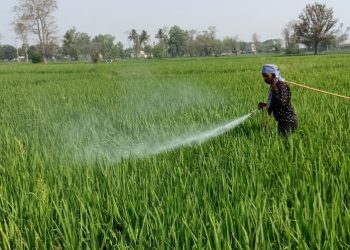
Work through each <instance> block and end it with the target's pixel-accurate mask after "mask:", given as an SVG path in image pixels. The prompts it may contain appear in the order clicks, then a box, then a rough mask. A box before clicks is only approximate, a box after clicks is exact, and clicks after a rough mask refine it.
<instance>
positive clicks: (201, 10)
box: [0, 0, 350, 47]
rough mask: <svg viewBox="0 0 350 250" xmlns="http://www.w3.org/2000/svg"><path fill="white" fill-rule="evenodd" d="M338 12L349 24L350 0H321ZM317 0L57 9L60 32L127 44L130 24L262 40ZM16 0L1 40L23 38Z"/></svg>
mask: <svg viewBox="0 0 350 250" xmlns="http://www.w3.org/2000/svg"><path fill="white" fill-rule="evenodd" d="M317 2H318V3H323V4H326V6H327V7H328V8H332V9H333V11H334V17H335V18H337V19H338V25H339V24H340V23H344V27H348V26H350V15H349V13H350V1H349V0H323V1H317ZM313 3H315V1H314V0H312V1H309V0H288V1H284V0H264V1H261V0H243V1H242V0H241V1H238V0H215V1H214V0H211V1H209V0H171V1H170V0H147V1H145V0H133V1H132V0H123V1H121V0H57V5H58V9H57V10H56V11H55V12H54V13H53V15H54V17H55V20H56V24H57V27H58V31H57V36H58V37H59V40H60V41H61V40H62V37H63V35H64V33H65V32H66V31H67V30H68V29H70V28H72V27H75V28H76V31H78V32H85V33H87V34H89V35H90V36H91V37H94V36H96V35H99V34H110V35H112V36H114V37H115V42H117V41H121V42H122V43H123V44H124V45H125V46H126V47H129V45H130V42H129V41H128V39H127V37H128V34H129V33H130V31H131V30H132V29H135V30H136V31H137V32H138V33H141V31H142V30H146V31H147V33H148V34H149V35H150V36H151V39H153V40H154V35H155V34H156V32H157V31H158V29H159V28H164V27H168V28H170V27H172V26H174V25H178V26H179V27H180V28H182V29H185V30H197V31H203V30H208V27H209V26H215V28H216V36H217V38H219V39H222V38H225V37H238V39H239V40H242V41H246V42H249V41H251V40H252V36H253V34H254V33H256V34H257V35H258V37H259V40H260V41H264V40H267V39H278V38H282V29H283V28H284V27H285V26H286V25H287V23H288V22H289V21H291V20H297V19H298V16H299V14H300V13H302V11H303V9H304V8H305V6H306V5H307V4H313ZM17 4H18V0H1V7H0V44H11V45H14V46H15V45H16V44H17V43H20V42H19V41H18V39H16V35H15V33H14V32H13V28H12V26H11V21H13V20H14V13H13V11H12V10H13V7H14V6H15V5H17Z"/></svg>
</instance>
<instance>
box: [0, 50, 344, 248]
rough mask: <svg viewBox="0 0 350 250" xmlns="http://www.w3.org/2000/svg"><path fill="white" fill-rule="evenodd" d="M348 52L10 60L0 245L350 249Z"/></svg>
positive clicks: (1, 117) (1, 129) (4, 92)
mask: <svg viewBox="0 0 350 250" xmlns="http://www.w3.org/2000/svg"><path fill="white" fill-rule="evenodd" d="M264 63H275V64H277V65H278V66H279V67H280V69H281V71H282V74H283V77H284V78H285V79H287V80H289V81H292V82H297V83H303V84H307V85H308V86H310V87H314V88H319V89H322V90H326V91H330V92H335V93H338V94H341V95H345V96H350V55H319V56H293V57H276V56H275V57H264V56H251V57H248V56H246V57H243V56H242V57H222V58H206V59H203V58H200V59H197V58H195V59H171V60H170V59H168V60H127V61H119V62H116V63H112V64H49V65H32V64H30V65H25V64H0V249H349V248H350V101H349V100H346V99H341V98H338V97H334V96H329V95H325V94H322V93H317V92H314V91H311V90H307V89H303V88H300V87H296V86H291V91H292V103H293V105H294V107H295V110H296V113H297V115H298V119H299V130H298V132H297V133H295V134H293V135H292V136H290V137H288V138H287V139H285V138H281V137H280V136H279V135H278V133H277V124H276V123H275V121H274V120H273V118H272V117H270V116H268V115H267V113H266V112H265V111H264V112H261V111H259V112H258V113H257V114H255V115H253V116H252V117H251V118H249V119H248V120H247V121H245V122H244V123H242V124H240V125H239V126H238V127H236V128H234V129H232V130H230V131H229V132H227V133H225V134H223V135H220V136H218V137H215V138H211V139H210V140H207V141H205V142H202V143H201V144H192V145H183V146H180V147H176V148H166V150H165V148H164V145H168V144H169V142H171V141H174V140H185V138H186V137H188V136H190V135H192V134H194V133H198V131H204V130H206V129H208V128H213V127H215V126H216V125H218V124H222V123H223V122H226V121H229V120H232V119H235V118H238V117H241V116H243V115H245V114H247V113H249V112H251V111H253V110H254V109H255V108H256V105H257V103H258V102H259V101H264V100H265V99H266V97H267V93H268V86H267V85H266V84H265V83H264V81H263V79H262V77H261V74H260V72H261V67H262V65H263V64H264Z"/></svg>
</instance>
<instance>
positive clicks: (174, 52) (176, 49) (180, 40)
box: [168, 25, 187, 57]
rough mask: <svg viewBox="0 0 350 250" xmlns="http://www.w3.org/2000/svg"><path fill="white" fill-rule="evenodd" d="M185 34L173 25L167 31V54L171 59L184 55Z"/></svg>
mask: <svg viewBox="0 0 350 250" xmlns="http://www.w3.org/2000/svg"><path fill="white" fill-rule="evenodd" d="M186 38H187V33H186V31H185V30H183V29H181V28H180V27H179V26H177V25H175V26H173V27H171V28H170V30H169V41H168V46H169V54H170V55H171V56H172V57H177V56H183V55H184V54H185V42H186Z"/></svg>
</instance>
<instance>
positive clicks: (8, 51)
mask: <svg viewBox="0 0 350 250" xmlns="http://www.w3.org/2000/svg"><path fill="white" fill-rule="evenodd" d="M16 57H17V49H16V48H15V47H13V46H12V45H3V46H0V60H8V61H10V60H13V59H15V58H16Z"/></svg>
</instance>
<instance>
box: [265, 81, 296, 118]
mask: <svg viewBox="0 0 350 250" xmlns="http://www.w3.org/2000/svg"><path fill="white" fill-rule="evenodd" d="M270 95H271V97H270V98H271V100H270V102H269V106H268V113H269V114H270V115H271V113H273V116H274V117H275V119H276V121H277V122H279V123H296V122H297V117H296V114H295V112H294V109H293V107H292V104H291V96H292V94H291V92H290V89H289V87H288V85H287V84H286V83H284V82H282V81H278V82H277V83H276V85H275V87H274V88H271V89H270Z"/></svg>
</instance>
